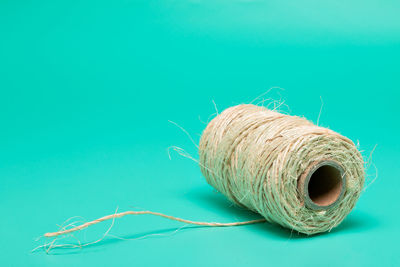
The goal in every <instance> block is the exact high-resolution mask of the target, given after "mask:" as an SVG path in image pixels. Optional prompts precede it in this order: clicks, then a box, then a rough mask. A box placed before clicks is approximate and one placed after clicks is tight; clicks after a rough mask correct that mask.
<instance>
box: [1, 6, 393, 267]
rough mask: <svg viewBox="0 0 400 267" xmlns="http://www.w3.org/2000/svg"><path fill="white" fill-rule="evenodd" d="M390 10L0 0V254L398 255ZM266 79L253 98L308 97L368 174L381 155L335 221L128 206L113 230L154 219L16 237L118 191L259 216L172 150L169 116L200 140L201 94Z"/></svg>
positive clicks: (223, 259) (160, 202)
mask: <svg viewBox="0 0 400 267" xmlns="http://www.w3.org/2000/svg"><path fill="white" fill-rule="evenodd" d="M399 13H400V4H399V2H398V1H378V0H376V1H312V0H306V1H250V0H249V1H245V0H243V1H235V0H233V1H232V0H231V1H222V0H217V1H215V0H214V1H211V0H210V1H204V0H197V1H194V0H193V1H144V0H143V1H128V0H124V1H1V3H0V123H1V124H0V207H1V214H2V215H1V216H2V219H1V220H0V247H1V251H0V263H1V265H2V266H90V265H95V264H96V265H100V266H114V265H115V266H126V265H135V266H255V265H271V266H281V265H288V266H294V265H300V266H302V265H309V266H317V265H319V264H321V263H323V264H326V265H328V266H339V265H340V266H376V265H379V266H396V265H397V266H399V264H400V260H399V257H400V256H399V255H400V249H399V246H398V240H399V238H400V231H399V227H398V221H399V220H400V217H399V199H398V195H399V190H400V189H399V188H400V179H399V175H400V164H399V148H400V145H399V141H398V139H399V130H400V126H399V115H400V112H399V104H400V93H399V90H400V63H399V62H400V16H399ZM271 87H280V88H284V90H280V89H273V90H271V92H270V93H269V94H267V95H266V98H274V99H276V100H279V99H284V100H285V101H286V102H285V103H286V104H287V105H288V106H289V108H290V113H291V114H295V115H302V116H305V117H307V118H308V119H310V120H312V121H314V122H316V121H317V118H318V114H319V110H320V107H321V99H320V97H321V98H322V100H323V108H322V113H321V117H320V124H321V125H322V126H325V127H329V128H331V129H333V130H335V131H338V132H340V133H342V134H344V135H346V136H348V137H350V138H351V139H352V140H354V141H355V142H357V140H359V142H360V145H361V149H362V150H364V151H365V152H363V153H364V155H365V156H366V157H367V158H368V156H369V153H370V152H371V150H372V149H373V147H374V146H375V145H376V144H377V148H376V150H375V152H374V153H373V158H372V160H373V163H374V165H372V167H371V168H370V169H369V170H368V177H367V183H369V182H371V181H372V180H373V178H374V177H375V176H376V170H377V171H378V177H377V179H376V181H375V182H374V183H373V184H372V185H371V186H370V187H369V188H368V189H367V190H366V191H365V192H364V193H363V195H362V196H361V198H360V200H359V202H358V204H357V206H356V208H355V209H354V211H353V212H352V213H351V214H350V215H349V216H348V217H347V218H346V220H345V221H344V222H343V223H342V224H341V225H340V226H339V227H337V228H335V229H334V230H333V231H332V232H331V233H327V234H321V235H316V236H312V237H304V236H302V235H298V234H297V233H291V232H290V231H288V230H284V229H282V228H280V227H278V226H274V225H269V224H260V225H250V226H243V227H232V228H202V227H186V228H183V229H181V230H180V231H178V232H177V233H175V234H171V233H173V231H174V230H175V229H176V228H179V227H181V226H182V224H181V223H178V222H174V221H168V220H165V219H162V218H157V217H152V216H130V217H124V218H121V219H118V220H117V221H116V222H115V225H114V227H113V229H112V230H111V234H113V235H117V236H120V237H124V238H137V237H140V236H143V235H147V234H152V233H153V234H164V235H165V236H151V237H148V238H145V239H139V240H129V241H123V240H116V239H113V238H111V237H110V238H106V239H105V240H104V241H103V242H101V243H98V244H96V245H94V246H91V247H86V248H84V249H73V250H70V249H64V250H61V249H58V250H53V251H52V253H51V254H52V255H47V254H46V253H44V252H43V251H42V250H40V251H38V252H36V253H30V251H31V250H32V249H33V248H34V247H36V246H38V245H40V244H42V243H43V241H44V240H43V239H41V240H39V241H37V242H36V241H35V239H36V238H37V237H39V236H40V235H41V234H43V233H45V232H48V231H55V230H57V224H61V223H62V222H63V221H65V220H66V219H68V218H70V217H72V216H76V215H78V216H83V217H84V218H85V219H86V220H92V219H95V218H98V217H100V216H103V215H107V214H110V213H113V212H114V211H115V210H116V208H117V207H118V208H119V211H125V210H130V209H136V210H152V211H159V212H163V213H166V214H169V215H174V216H178V217H182V218H187V219H191V220H199V221H218V222H232V221H242V220H243V221H244V220H249V219H253V218H257V215H255V214H253V213H251V212H248V211H245V210H242V209H238V208H235V207H233V206H231V204H230V203H229V202H228V201H227V200H226V199H225V198H224V197H223V196H222V195H220V194H218V193H216V192H215V191H214V190H213V189H212V188H211V187H210V186H209V185H207V183H206V182H205V180H204V178H203V177H202V175H201V173H200V170H199V168H198V166H197V165H196V163H195V162H192V161H190V160H188V159H185V158H183V157H181V156H179V155H177V154H176V153H172V159H171V160H169V158H168V155H167V148H168V147H169V146H171V145H176V146H179V147H182V148H184V149H186V150H187V151H188V152H189V153H190V154H192V155H194V156H195V157H197V152H196V148H195V147H194V145H193V144H192V143H191V142H190V140H189V138H188V137H187V136H186V135H185V134H184V133H183V132H182V131H181V130H180V129H179V128H177V127H175V126H174V125H173V124H171V123H169V122H168V120H171V121H174V122H176V123H178V124H179V125H181V126H182V127H184V128H185V129H186V130H187V131H188V132H189V133H190V134H191V135H192V136H193V138H194V139H195V140H196V141H198V139H199V135H200V134H201V132H202V130H203V128H204V127H205V124H204V123H202V121H207V120H208V118H210V115H212V114H213V113H214V112H215V110H214V105H213V103H212V100H214V101H215V103H216V105H217V107H218V109H219V110H223V109H225V108H227V107H229V106H232V105H235V104H239V103H244V102H250V101H251V100H253V99H254V98H255V97H257V96H258V95H260V94H262V93H264V92H266V91H267V90H268V89H269V88H271ZM283 109H284V110H287V108H285V107H284V108H283ZM199 118H200V119H199ZM374 166H376V169H375V167H374ZM108 227H109V222H107V223H103V224H100V225H97V226H93V227H92V228H90V229H88V230H86V231H84V232H80V233H79V234H77V237H78V238H79V239H80V240H81V241H85V240H86V241H91V240H96V238H99V237H100V236H101V235H102V234H103V233H104V232H105V231H106V230H107V228H108ZM85 238H86V239H85ZM66 241H67V240H66ZM68 241H74V240H73V239H72V240H68Z"/></svg>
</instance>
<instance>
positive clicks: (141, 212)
mask: <svg viewBox="0 0 400 267" xmlns="http://www.w3.org/2000/svg"><path fill="white" fill-rule="evenodd" d="M143 214H150V215H155V216H159V217H163V218H166V219H170V220H174V221H178V222H183V223H188V224H194V225H202V226H210V227H228V226H239V225H247V224H255V223H262V222H265V221H266V220H265V219H257V220H250V221H244V222H232V223H217V222H195V221H190V220H185V219H181V218H178V217H174V216H169V215H165V214H163V213H159V212H153V211H125V212H120V213H115V214H111V215H107V216H104V217H101V218H99V219H96V220H93V221H91V222H87V223H84V224H81V225H79V226H76V227H74V228H71V229H67V230H62V231H58V232H52V233H46V234H44V236H45V237H55V236H59V235H65V234H68V233H72V232H76V231H79V230H82V229H85V228H87V227H89V226H91V225H93V224H97V223H100V222H104V221H107V220H110V219H115V218H120V217H123V216H126V215H143Z"/></svg>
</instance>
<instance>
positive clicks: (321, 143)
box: [40, 104, 364, 249]
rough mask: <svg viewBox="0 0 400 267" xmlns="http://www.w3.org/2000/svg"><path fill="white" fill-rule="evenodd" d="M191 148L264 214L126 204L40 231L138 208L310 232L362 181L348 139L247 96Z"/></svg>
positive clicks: (232, 194) (211, 177)
mask: <svg viewBox="0 0 400 267" xmlns="http://www.w3.org/2000/svg"><path fill="white" fill-rule="evenodd" d="M177 151H178V153H180V154H181V151H180V149H178V150H177ZM199 154H200V161H199V165H200V168H201V171H202V173H203V175H204V176H205V178H206V180H207V182H208V183H209V184H210V185H212V186H213V187H215V188H216V189H217V190H218V191H219V192H221V193H222V194H224V195H225V196H226V197H227V198H228V199H230V200H231V201H232V202H233V203H236V204H237V205H240V206H244V207H246V208H248V209H250V210H252V211H255V212H257V213H259V214H261V215H262V216H263V217H264V218H262V219H257V220H250V221H244V222H232V223H218V222H197V221H191V220H186V219H181V218H178V217H173V216H169V215H165V214H162V213H158V212H153V211H126V212H121V213H114V214H111V215H107V216H104V217H101V218H99V219H96V220H93V221H90V222H87V223H84V224H82V225H79V226H75V227H73V228H70V229H62V230H60V231H57V232H50V233H46V234H44V236H45V237H57V236H59V235H64V234H70V233H72V232H75V231H78V230H82V229H85V228H87V227H89V226H91V225H93V224H97V223H100V222H103V221H106V220H110V219H112V220H114V219H115V218H119V217H123V216H126V215H143V214H150V215H155V216H160V217H164V218H167V219H170V220H176V221H180V222H183V223H187V224H194V225H202V226H211V227H227V226H239V225H247V224H254V223H262V222H265V221H269V222H273V223H277V224H280V225H282V226H284V227H287V228H290V229H294V230H296V231H298V232H301V233H305V234H315V233H319V232H324V231H330V230H331V229H332V228H333V227H335V226H337V225H338V224H339V223H340V222H341V221H342V220H343V219H344V218H345V217H346V215H347V214H348V213H349V212H350V211H351V210H352V208H353V207H354V206H355V204H356V202H357V200H358V198H359V196H360V193H361V190H362V188H363V184H364V167H363V164H364V162H363V159H362V156H361V154H360V153H359V151H358V150H357V148H356V146H355V145H354V143H353V142H352V141H351V140H349V139H348V138H346V137H344V136H342V135H340V134H338V133H336V132H334V131H332V130H329V129H326V128H322V127H319V126H316V125H314V124H312V123H311V122H309V121H308V120H306V119H304V118H300V117H296V116H289V115H285V114H280V113H278V112H275V111H273V110H269V109H267V108H265V107H261V106H256V105H252V104H243V105H238V106H234V107H231V108H228V109H226V110H225V111H223V112H222V113H221V114H219V115H218V116H216V117H215V118H214V119H213V120H212V121H211V122H210V123H209V124H208V125H207V127H206V129H205V130H204V132H203V134H202V136H201V140H200V144H199ZM329 168H330V169H329ZM317 172H322V174H319V176H318V175H317V174H316V173H317ZM313 176H316V177H317V178H312V177H313ZM325 176H326V177H333V178H335V177H336V178H337V181H336V182H335V181H334V183H333V186H331V187H329V188H328V189H327V187H326V185H324V184H323V183H321V181H325V180H323V179H324V177H325ZM311 179H314V180H315V179H318V180H319V181H317V183H316V184H317V187H321V188H323V189H324V190H325V191H323V192H322V193H321V192H319V194H320V195H317V197H315V196H313V194H314V193H315V192H312V190H314V189H313V188H312V186H311V187H310V185H311ZM328 182H329V183H332V180H330V181H329V180H328ZM313 183H314V184H315V182H313ZM317 189H319V188H317ZM317 193H318V192H317ZM96 242H98V241H96ZM53 243H54V241H53ZM53 243H50V244H51V245H50V246H49V249H51V248H52V247H51V246H52V244H53ZM46 246H48V244H45V245H43V246H40V247H46ZM60 246H61V245H60Z"/></svg>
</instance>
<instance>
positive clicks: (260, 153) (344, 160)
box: [199, 104, 364, 234]
mask: <svg viewBox="0 0 400 267" xmlns="http://www.w3.org/2000/svg"><path fill="white" fill-rule="evenodd" d="M199 151H200V166H201V171H202V173H203V175H204V176H205V177H206V179H207V182H208V183H209V184H210V185H212V186H213V187H215V188H216V189H217V190H218V191H220V192H221V193H223V194H224V195H225V196H226V197H228V198H229V199H230V200H231V201H232V202H234V203H236V204H238V205H241V206H245V207H247V208H248V209H250V210H253V211H255V212H258V213H259V214H261V215H262V216H263V217H265V218H266V220H267V221H269V222H274V223H278V224H280V225H282V226H284V227H287V228H290V229H294V230H297V231H299V232H301V233H305V234H315V233H319V232H324V231H329V230H331V229H332V228H333V227H335V226H337V225H338V224H339V223H340V222H341V221H342V220H343V219H344V218H345V217H346V215H347V214H348V213H349V212H350V211H351V210H352V208H353V207H354V206H355V203H356V202H357V200H358V198H359V196H360V193H361V190H362V187H363V184H364V162H363V159H362V156H361V154H360V153H359V151H358V150H357V148H356V146H355V145H354V143H353V142H352V141H351V140H349V139H348V138H346V137H344V136H342V135H340V134H338V133H336V132H334V131H331V130H329V129H326V128H322V127H319V126H316V125H314V124H312V123H311V122H309V121H307V120H306V119H304V118H300V117H295V116H289V115H284V114H280V113H278V112H275V111H272V110H268V109H266V108H265V107H260V106H256V105H251V104H244V105H238V106H234V107H231V108H228V109H226V110H225V111H224V112H222V113H221V114H220V115H218V116H217V117H215V118H214V119H213V120H212V121H211V122H210V123H209V124H208V125H207V128H206V129H205V130H204V132H203V134H202V136H201V140H200V146H199ZM324 161H329V162H335V163H337V164H338V165H339V166H341V167H342V168H343V170H344V174H343V175H345V177H346V180H345V184H344V186H343V196H342V197H341V199H340V200H339V201H337V202H336V203H335V205H333V206H329V207H328V208H326V209H322V210H315V209H310V208H309V207H307V206H306V205H305V204H304V202H305V201H304V199H303V198H302V197H301V194H300V192H299V190H298V180H299V178H300V177H301V176H302V175H304V173H305V172H306V171H307V169H308V167H309V166H312V165H314V164H315V163H317V162H324Z"/></svg>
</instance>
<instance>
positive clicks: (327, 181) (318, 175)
mask: <svg viewBox="0 0 400 267" xmlns="http://www.w3.org/2000/svg"><path fill="white" fill-rule="evenodd" d="M342 187H343V184H342V174H341V171H340V170H339V169H337V168H335V167H333V166H330V165H323V166H320V167H319V168H317V169H316V170H315V171H314V173H313V174H312V175H311V177H310V180H309V181H308V196H309V198H310V199H311V201H312V202H313V203H314V204H315V205H318V206H329V205H331V204H333V203H334V202H335V201H336V200H338V199H339V197H340V196H341V192H342Z"/></svg>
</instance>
